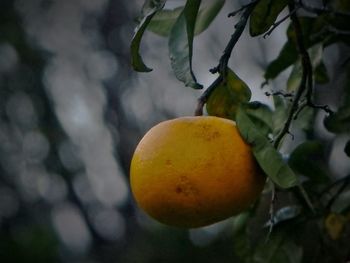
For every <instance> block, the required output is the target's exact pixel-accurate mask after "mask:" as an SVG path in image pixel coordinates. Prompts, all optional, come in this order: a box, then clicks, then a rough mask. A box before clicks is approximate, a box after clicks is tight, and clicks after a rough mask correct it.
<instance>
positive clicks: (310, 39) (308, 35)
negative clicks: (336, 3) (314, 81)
mask: <svg viewBox="0 0 350 263" xmlns="http://www.w3.org/2000/svg"><path fill="white" fill-rule="evenodd" d="M299 20H300V23H301V27H302V29H303V35H304V38H303V40H304V45H305V47H306V48H307V49H308V48H310V47H312V46H313V45H315V44H317V43H322V44H323V45H324V46H327V45H330V44H332V43H334V40H335V39H334V38H331V34H330V33H329V32H327V31H326V30H324V28H326V27H327V23H326V21H325V18H324V17H323V16H317V17H316V18H313V17H299ZM287 37H288V40H287V42H286V43H285V44H284V46H283V47H282V49H281V51H280V53H279V55H278V56H277V58H276V59H275V60H273V61H272V62H271V63H270V64H269V65H268V67H267V69H266V71H265V75H264V77H265V79H274V78H276V77H277V76H278V75H279V74H280V73H281V72H282V71H284V70H285V69H287V68H288V67H289V66H291V65H293V64H294V63H295V62H296V61H297V60H298V58H299V53H298V50H297V48H296V36H295V32H294V28H293V26H292V25H290V26H289V27H288V29H287Z"/></svg>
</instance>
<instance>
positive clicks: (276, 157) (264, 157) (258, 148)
mask: <svg viewBox="0 0 350 263" xmlns="http://www.w3.org/2000/svg"><path fill="white" fill-rule="evenodd" d="M236 122H237V126H238V129H239V132H240V134H241V136H242V137H243V138H244V139H245V140H246V142H247V143H249V144H250V145H251V146H252V150H253V154H254V156H255V158H256V160H257V162H258V163H259V165H260V167H261V168H262V169H263V171H264V172H265V173H266V175H267V176H268V177H269V178H270V179H271V180H272V181H273V182H274V183H276V184H277V185H278V186H279V187H281V188H290V187H293V186H295V185H296V184H297V182H298V180H297V176H296V175H295V174H294V172H293V171H292V169H291V168H290V167H289V166H288V164H286V163H285V162H284V160H283V158H282V156H281V154H280V153H279V152H278V151H277V150H276V149H275V148H274V147H273V146H272V145H271V143H270V142H269V141H268V140H267V138H266V137H265V136H263V135H262V134H261V133H260V132H259V130H258V129H257V128H256V127H255V125H254V123H253V122H252V121H251V119H250V118H249V116H248V115H247V114H246V112H245V109H244V107H239V108H238V111H237V115H236Z"/></svg>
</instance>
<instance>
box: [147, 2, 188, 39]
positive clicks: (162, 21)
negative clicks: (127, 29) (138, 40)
mask: <svg viewBox="0 0 350 263" xmlns="http://www.w3.org/2000/svg"><path fill="white" fill-rule="evenodd" d="M183 9H184V7H183V6H181V7H178V8H175V9H173V10H168V9H163V10H161V11H159V12H157V13H156V14H155V15H154V16H153V18H152V20H151V22H150V23H149V24H148V27H147V30H149V31H152V32H153V33H155V34H158V35H160V36H163V37H167V36H169V34H170V31H171V29H172V27H173V26H174V24H175V22H176V20H177V19H178V17H179V16H180V14H181V12H182V10H183Z"/></svg>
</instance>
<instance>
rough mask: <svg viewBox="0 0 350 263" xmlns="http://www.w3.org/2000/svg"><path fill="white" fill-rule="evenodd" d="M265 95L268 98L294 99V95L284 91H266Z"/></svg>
mask: <svg viewBox="0 0 350 263" xmlns="http://www.w3.org/2000/svg"><path fill="white" fill-rule="evenodd" d="M265 95H266V96H268V97H269V96H282V97H285V98H289V97H293V96H294V95H293V93H285V92H283V91H274V92H268V91H266V92H265Z"/></svg>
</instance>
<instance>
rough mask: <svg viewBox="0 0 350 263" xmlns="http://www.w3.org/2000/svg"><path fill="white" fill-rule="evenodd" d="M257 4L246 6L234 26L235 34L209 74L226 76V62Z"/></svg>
mask: <svg viewBox="0 0 350 263" xmlns="http://www.w3.org/2000/svg"><path fill="white" fill-rule="evenodd" d="M256 3H257V2H256V1H254V2H252V3H251V4H250V5H249V6H247V7H246V8H245V10H244V12H243V14H242V16H241V18H240V20H239V21H238V23H237V24H236V25H235V29H236V30H235V32H234V33H233V34H232V36H231V39H230V41H229V42H228V44H227V46H226V48H225V50H224V52H223V54H222V56H221V58H220V60H219V64H218V65H217V66H216V67H214V68H212V69H210V72H211V73H213V74H215V73H220V74H221V75H222V76H224V77H225V76H226V72H227V64H228V61H229V59H230V57H231V53H232V50H233V48H234V47H235V45H236V43H237V41H238V40H239V38H240V37H241V35H242V33H243V30H244V28H245V26H246V24H247V22H248V18H249V16H250V14H251V12H252V11H253V8H254V6H255V4H256Z"/></svg>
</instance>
